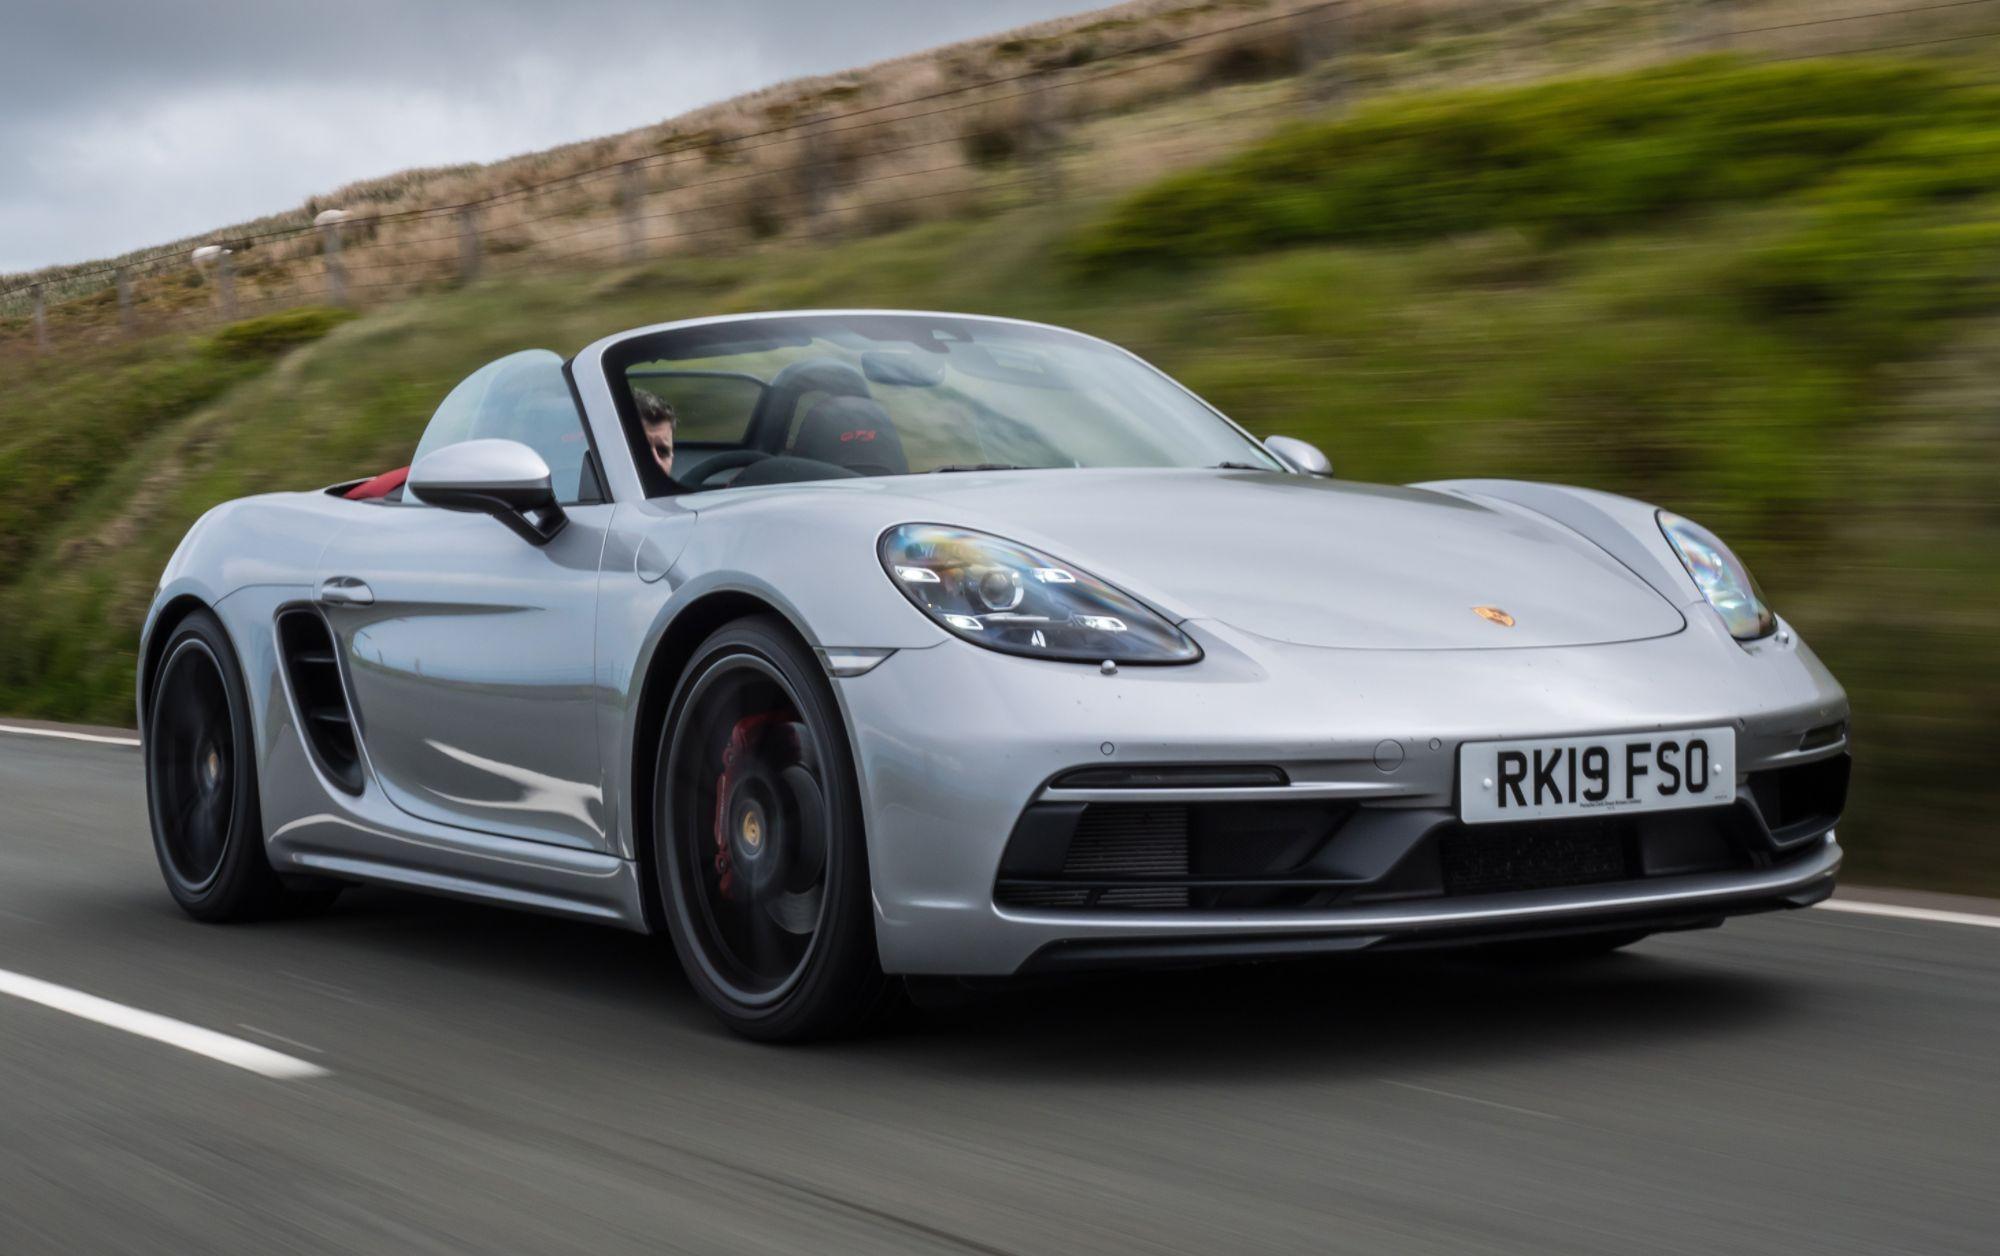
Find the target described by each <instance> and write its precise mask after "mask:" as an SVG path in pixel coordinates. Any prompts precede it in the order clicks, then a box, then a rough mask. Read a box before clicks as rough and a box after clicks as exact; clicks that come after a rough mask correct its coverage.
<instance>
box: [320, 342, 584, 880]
mask: <svg viewBox="0 0 2000 1256" xmlns="http://www.w3.org/2000/svg"><path fill="white" fill-rule="evenodd" d="M496 368H499V369H496ZM561 371H562V363H561V359H560V358H557V357H556V356H555V355H554V354H552V353H546V352H544V351H534V352H532V353H530V354H517V355H513V357H511V358H506V359H502V360H501V361H500V362H496V363H493V364H491V365H490V366H489V367H487V368H485V369H484V370H482V371H481V372H479V373H477V374H475V375H474V376H472V377H471V378H469V379H468V380H467V381H466V382H465V383H464V384H461V385H460V387H459V388H458V389H457V390H454V392H453V394H452V396H451V397H450V398H447V399H446V402H445V404H444V405H442V406H440V407H439V411H438V414H437V415H436V416H434V417H433V419H432V423H431V426H430V427H429V428H427V429H426V431H425V435H424V440H423V442H422V443H421V444H420V445H419V446H418V451H417V456H418V457H419V458H421V457H422V456H423V455H424V454H426V453H428V452H430V451H431V450H432V449H435V448H439V447H442V446H443V445H444V444H449V443H451V442H453V441H456V440H461V439H475V438H480V437H493V436H500V437H504V438H507V439H515V440H521V441H522V442H523V443H526V444H529V445H531V446H533V447H535V448H536V449H537V451H538V452H541V453H542V454H543V456H544V459H545V460H546V461H548V462H549V464H550V468H551V471H552V479H553V481H554V483H555V484H556V486H557V494H558V500H559V501H561V502H563V504H564V511H565V513H566V515H567V516H568V522H567V523H566V524H565V525H564V526H563V528H562V529H561V530H560V531H559V532H557V533H556V535H555V536H554V537H553V538H552V539H550V540H549V541H548V542H547V543H546V544H542V545H535V544H530V543H529V542H528V541H526V540H524V539H522V537H520V536H519V535H517V534H516V533H515V532H514V531H512V530H510V529H509V528H507V527H506V526H504V525H503V524H502V523H500V522H499V521H498V520H496V519H493V518H491V517H488V516H486V515H483V514H475V513H464V512H458V511H450V510H444V509H441V508H439V507H435V506H430V505H426V504H424V503H422V502H420V501H417V500H414V498H410V499H407V500H403V501H391V502H384V503H364V502H356V503H354V509H353V519H352V521H351V522H349V523H347V524H346V525H345V526H344V527H342V528H341V529H340V531H339V532H338V533H336V534H335V535H334V536H333V538H332V539H331V540H330V541H329V543H328V545H327V547H326V549H325V551H324V553H323V554H322V556H321V558H320V566H319V570H318V572H317V580H316V585H315V588H316V596H317V598H318V600H319V602H320V604H321V607H322V610H323V612H324V613H325V615H326V617H327V621H328V623H329V624H330V625H331V627H332V629H333V633H334V639H335V643H336V649H338V650H339V651H340V652H341V654H342V661H343V669H342V670H343V672H344V673H345V675H346V677H347V683H348V692H349V695H350V698H351V700H352V702H353V706H354V710H353V718H354V721H355V725H356V734H357V737H358V739H359V741H360V743H361V745H362V748H363V751H364V753H365V755H366V758H367V761H368V764H369V767H370V769H371V770H372V772H373V774H374V776H375V779H376V780H377V782H378V783H379V784H380V786H381V788H382V789H383V791H384V792H385V793H386V794H387V795H388V797H389V798H390V800H391V801H393V802H394V803H395V805H396V806H397V807H399V808H401V809H402V810H404V811H407V812H408V813H410V814H411V815H414V816H419V817H422V818H424V819H427V820H435V821H439V822H441V823H444V824H450V825H456V826H459V827H463V828H468V829H474V830H478V831H481V832H486V833H496V834H501V835H504V836H509V837H519V838H527V839H531V840H536V841H546V842H553V843H558V844H561V845H565V846H575V847H583V848H590V849H604V848H606V847H607V845H608V842H607V838H606V832H607V827H608V826H607V823H606V819H605V804H604V781H603V763H602V761H601V756H600V754H599V752H598V743H597V726H596V720H595V715H594V708H593V688H592V676H593V664H594V658H593V651H594V639H595V634H596V615H597V576H598V566H599V562H600V559H601V557H602V554H603V550H604V541H605V536H606V532H607V529H608V528H609V526H610V522H611V514H612V510H613V507H612V506H611V505H610V504H608V503H605V502H603V501H602V500H601V498H602V493H601V490H600V489H599V488H598V486H597V477H596V474H595V471H594V463H593V460H592V459H591V457H590V456H589V455H588V443H587V437H586V436H585V435H584V429H583V426H582V422H581V419H580V418H579V417H578V416H577V415H576V412H575V408H574V401H573V400H572V397H571V394H570V392H569V389H568V385H567V381H566V380H564V379H563V377H562V374H561ZM482 377H487V378H483V379H482Z"/></svg>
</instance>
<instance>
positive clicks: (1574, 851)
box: [1438, 821, 1632, 894]
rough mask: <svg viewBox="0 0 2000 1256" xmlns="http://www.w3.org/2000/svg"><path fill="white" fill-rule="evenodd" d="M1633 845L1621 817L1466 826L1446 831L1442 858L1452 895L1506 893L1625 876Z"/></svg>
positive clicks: (1448, 891) (1446, 887)
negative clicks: (1620, 821)
mask: <svg viewBox="0 0 2000 1256" xmlns="http://www.w3.org/2000/svg"><path fill="white" fill-rule="evenodd" d="M1631 845H1632V844H1631V841H1630V838H1629V834H1628V832H1627V830H1626V828H1625V826H1624V825H1622V824H1619V823H1617V822H1615V821H1612V822H1603V823H1599V822H1595V821H1585V822H1581V823H1564V824H1537V825H1518V826H1517V825H1505V826H1465V825H1461V826H1458V827H1456V828H1452V829H1449V830H1447V831H1446V832H1445V833H1444V835H1443V838H1442V840H1441V841H1440V843H1439V846H1438V857H1439V862H1440V863H1441V864H1442V866H1443V871H1444V890H1445V893H1446V894H1504V893H1508V892H1510V891H1515V890H1547V889H1555V888H1557V887H1559V886H1565V885H1595V884H1597V883H1598V882H1600V881H1619V880H1623V879H1624V878H1626V877H1628V876H1630V875H1632V867H1631V864H1632V858H1631Z"/></svg>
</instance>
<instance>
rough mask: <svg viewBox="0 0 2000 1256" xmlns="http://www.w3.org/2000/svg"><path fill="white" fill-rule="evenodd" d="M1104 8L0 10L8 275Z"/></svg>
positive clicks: (157, 5)
mask: <svg viewBox="0 0 2000 1256" xmlns="http://www.w3.org/2000/svg"><path fill="white" fill-rule="evenodd" d="M1098 2H1099V3H1102V2H1103V0H1098ZM1091 7H1095V5H1094V4H1093V3H1092V0H706V2H705V3H704V2H701V0H323V2H321V3H310V4H308V3H300V2H298V0H0V273H6V272H10V271H21V270H27V269H31V268H33V267H37V266H44V265H48V264H51V263H58V262H77V261H86V260H91V259H95V258H101V257H108V256H112V255H115V254H118V253H123V252H126V251H128V250H131V249H135V248H140V247H143V246H146V245H151V244H161V243H165V242H168V241H171V240H174V239H177V238H179V237H181V236H186V235H191V234H194V233H195V232H198V231H204V230H207V229H209V228H211V227H219V226H224V225H227V224H229V223H233V222H239V221H242V220H244V219H248V218H254V217H257V216H259V215H261V214H267V213H273V212H276V211H279V210H283V209H287V208H290V207H292V206H295V205H298V204H299V203H301V202H302V201H304V200H305V199H306V197H308V196H310V195H313V194H314V193H318V192H328V191H331V190H333V189H334V188H336V187H339V186H341V185H342V184H344V183H348V182H351V181H353V180H355V179H360V178H367V177H370V176H373V175H382V174H389V173H391V172H393V171H396V170H401V169H404V168H406V167H409V166H435V165H450V164H453V163H457V162H464V161H491V160H493V159H495V158H498V157H507V156H511V155H513V154H515V153H521V152H528V151H532V150H534V149H538V148H545V147H548V146H549V145H551V144H558V143H562V142H563V141H566V140H577V139H586V138H589V137H591V136H596V135H603V134H606V133H609V132H613V131H622V130H627V129H630V128H632V127H635V126H640V125H643V124H646V123H649V122H656V121H659V120H660V119H662V118H667V117H671V116H673V115H674V114H677V113H680V112H682V111H684V110H686V109H688V108H691V107H693V106H695V105H700V104H705V103H708V102H710V101H714V100H720V99H724V98H727V97H730V96H734V95H736V94H738V93H739V92H743V91H746V90H749V89H752V88H756V87H760V86H764V85H767V84H770V83H774V82H778V81H781V80H783V79H788V78H796V77H798V76H800V75H804V74H819V73H826V72H829V71H834V70H842V69H847V68H849V67H851V66H856V65H861V64H865V63H867V62H871V61H880V60H882V59H884V58H887V57H893V56H898V55H901V54H903V53H907V52H917V51H920V50H922V49H925V48H929V47H932V46H934V45H937V44H942V43H949V42H952V41H953V40H958V39H964V38H967V37H969V36H973V35H979V34H985V33H987V32H990V31H996V30H1002V29H1005V28H1007V27H1011V26H1018V25H1021V24H1023V23H1026V22H1033V21H1039V20H1041V19H1043V18H1048V17H1054V16H1057V15H1059V14H1063V13H1071V12H1076V11H1079V10H1081V9H1085V8H1091Z"/></svg>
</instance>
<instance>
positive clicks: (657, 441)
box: [632, 388, 681, 479]
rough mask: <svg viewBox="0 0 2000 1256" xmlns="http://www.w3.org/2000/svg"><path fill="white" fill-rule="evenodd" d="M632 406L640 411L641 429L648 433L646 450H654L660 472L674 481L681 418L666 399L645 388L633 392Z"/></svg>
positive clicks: (654, 457) (655, 460)
mask: <svg viewBox="0 0 2000 1256" xmlns="http://www.w3.org/2000/svg"><path fill="white" fill-rule="evenodd" d="M632 404H633V405H634V406H635V407H636V408H637V409H638V411H639V427H640V430H641V431H643V432H645V433H646V448H648V449H650V450H652V452H653V461H654V462H656V463H658V464H659V467H660V470H662V471H664V472H666V474H667V478H669V479H672V478H673V474H674V429H675V428H677V427H679V426H680V421H681V418H680V416H679V415H678V414H675V413H674V407H673V406H672V404H670V403H669V402H668V401H667V399H666V398H665V397H662V396H660V395H659V394H658V393H650V392H647V391H646V390H645V389H643V388H634V389H633V390H632Z"/></svg>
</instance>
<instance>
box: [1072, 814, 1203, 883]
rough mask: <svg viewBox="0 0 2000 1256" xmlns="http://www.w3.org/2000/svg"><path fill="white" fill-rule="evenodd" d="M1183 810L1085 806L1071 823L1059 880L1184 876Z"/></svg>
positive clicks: (1185, 821)
mask: <svg viewBox="0 0 2000 1256" xmlns="http://www.w3.org/2000/svg"><path fill="white" fill-rule="evenodd" d="M1187 870H1188V813H1187V808H1186V807H1179V806H1166V807H1130V806H1090V807H1086V808H1084V812H1083V818H1082V819H1081V820H1078V821H1077V825H1076V836H1075V837H1073V838H1071V839H1070V844H1069V854H1068V856H1067V857H1065V858H1064V860H1063V875H1065V876H1074V877H1091V876H1119V877H1131V876H1162V877H1168V876H1183V877H1184V876H1186V875H1187Z"/></svg>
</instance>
